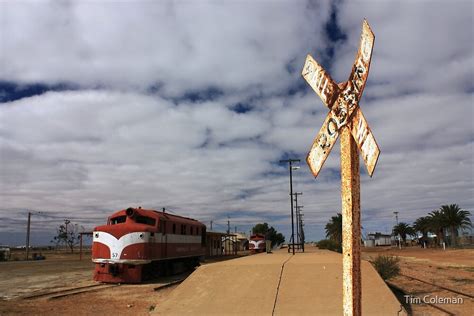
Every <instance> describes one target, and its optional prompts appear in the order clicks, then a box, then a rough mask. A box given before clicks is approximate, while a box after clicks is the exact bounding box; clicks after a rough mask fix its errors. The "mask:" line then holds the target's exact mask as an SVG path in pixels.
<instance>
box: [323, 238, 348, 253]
mask: <svg viewBox="0 0 474 316" xmlns="http://www.w3.org/2000/svg"><path fill="white" fill-rule="evenodd" d="M317 245H318V248H319V249H327V250H331V251H336V252H340V253H341V252H342V246H341V245H340V244H339V243H337V242H335V241H334V240H331V239H323V240H320V241H318V244H317Z"/></svg>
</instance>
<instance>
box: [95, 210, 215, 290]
mask: <svg viewBox="0 0 474 316" xmlns="http://www.w3.org/2000/svg"><path fill="white" fill-rule="evenodd" d="M205 240H206V226H205V225H204V224H202V223H200V222H198V221H197V220H194V219H191V218H186V217H181V216H177V215H172V214H169V213H166V212H165V211H164V209H163V211H162V212H158V211H155V210H145V209H142V208H141V207H139V208H131V207H130V208H127V209H126V210H121V211H118V212H115V213H114V214H112V215H111V216H110V217H109V218H108V220H107V225H103V226H97V227H96V228H94V235H93V243H92V261H93V262H94V263H95V271H94V280H96V281H101V282H108V283H139V282H141V281H142V280H143V279H144V278H146V277H148V276H149V275H153V274H165V273H166V272H168V271H170V270H173V269H179V268H180V267H183V266H188V267H190V266H192V267H194V266H196V265H198V264H199V260H200V259H201V258H202V257H203V256H204V254H205Z"/></svg>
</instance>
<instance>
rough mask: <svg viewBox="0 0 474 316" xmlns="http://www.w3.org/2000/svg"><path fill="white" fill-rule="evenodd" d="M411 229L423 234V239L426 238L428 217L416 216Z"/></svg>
mask: <svg viewBox="0 0 474 316" xmlns="http://www.w3.org/2000/svg"><path fill="white" fill-rule="evenodd" d="M413 229H414V230H415V231H417V232H420V233H421V234H422V235H423V237H422V239H423V241H426V240H428V232H429V231H430V217H429V216H423V217H419V218H417V219H416V221H415V222H414V223H413Z"/></svg>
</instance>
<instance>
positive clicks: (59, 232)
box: [51, 220, 84, 253]
mask: <svg viewBox="0 0 474 316" xmlns="http://www.w3.org/2000/svg"><path fill="white" fill-rule="evenodd" d="M81 229H82V231H84V227H82V226H81ZM79 238H80V236H79V226H78V225H77V224H71V222H70V221H69V220H65V221H64V225H59V227H58V228H57V229H56V236H54V237H53V240H51V242H52V243H54V244H56V246H59V245H61V244H64V245H65V246H66V247H68V248H69V249H70V250H71V253H73V252H74V246H75V245H77V244H78V243H79Z"/></svg>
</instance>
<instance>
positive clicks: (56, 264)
mask: <svg viewBox="0 0 474 316" xmlns="http://www.w3.org/2000/svg"><path fill="white" fill-rule="evenodd" d="M230 258H232V257H227V258H219V259H214V260H208V261H206V262H205V263H204V264H208V263H212V262H215V261H219V260H224V259H230ZM93 269H94V266H93V263H92V262H91V261H90V253H86V254H85V255H84V259H83V260H82V261H79V255H78V254H54V253H48V254H46V260H42V261H9V262H0V315H1V316H3V315H92V314H96V315H113V316H116V315H148V314H149V312H150V311H153V310H154V309H155V307H156V306H157V305H158V304H160V303H161V302H163V300H165V299H166V297H167V296H168V295H169V293H171V291H173V289H174V288H175V287H176V286H177V285H173V286H169V287H166V288H164V289H160V290H158V291H155V290H154V289H155V288H157V287H160V286H162V285H164V284H167V283H169V282H171V281H174V280H178V279H182V278H184V277H186V274H182V275H176V276H171V277H163V278H157V279H155V280H153V281H151V282H148V283H145V284H139V285H130V284H122V285H119V286H116V287H111V288H106V289H100V290H97V291H91V292H85V293H81V294H77V295H71V296H67V297H64V298H59V299H54V300H51V299H48V298H44V297H40V298H33V299H26V298H25V297H27V296H31V295H37V294H41V293H47V292H52V291H58V290H66V289H71V288H76V287H83V286H89V285H96V284H97V282H95V281H93V280H92V275H93Z"/></svg>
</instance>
